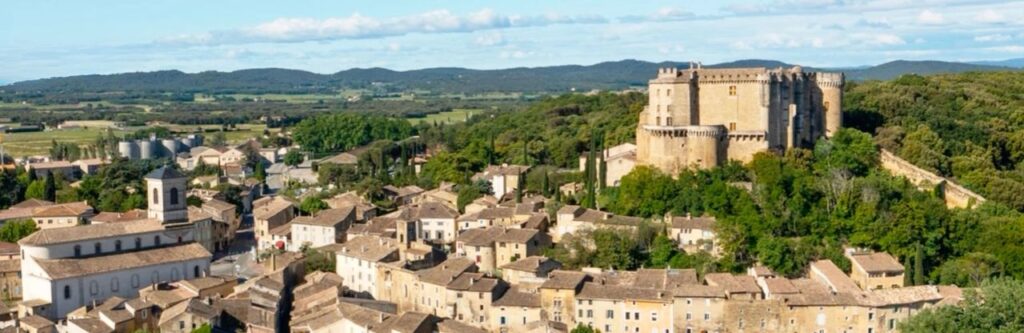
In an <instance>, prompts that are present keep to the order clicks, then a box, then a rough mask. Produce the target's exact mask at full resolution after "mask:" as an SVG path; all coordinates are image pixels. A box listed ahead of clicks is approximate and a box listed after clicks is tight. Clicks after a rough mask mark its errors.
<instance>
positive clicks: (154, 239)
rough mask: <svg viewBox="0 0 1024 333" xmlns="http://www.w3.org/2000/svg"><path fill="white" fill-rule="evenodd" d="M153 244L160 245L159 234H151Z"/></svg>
mask: <svg viewBox="0 0 1024 333" xmlns="http://www.w3.org/2000/svg"><path fill="white" fill-rule="evenodd" d="M153 245H154V246H160V236H153Z"/></svg>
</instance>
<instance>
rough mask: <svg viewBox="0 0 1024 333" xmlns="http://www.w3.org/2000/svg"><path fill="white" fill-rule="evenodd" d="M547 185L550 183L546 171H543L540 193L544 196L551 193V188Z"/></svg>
mask: <svg viewBox="0 0 1024 333" xmlns="http://www.w3.org/2000/svg"><path fill="white" fill-rule="evenodd" d="M549 186H550V184H548V173H547V172H545V173H544V179H543V180H542V181H541V195H543V196H545V197H547V196H549V195H551V188H550V187H549Z"/></svg>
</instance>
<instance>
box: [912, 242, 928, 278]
mask: <svg viewBox="0 0 1024 333" xmlns="http://www.w3.org/2000/svg"><path fill="white" fill-rule="evenodd" d="M926 283H928V281H926V280H925V277H924V247H923V246H921V243H917V254H915V255H914V285H918V286H920V285H924V284H926Z"/></svg>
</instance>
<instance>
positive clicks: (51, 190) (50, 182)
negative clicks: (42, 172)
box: [43, 171, 57, 201]
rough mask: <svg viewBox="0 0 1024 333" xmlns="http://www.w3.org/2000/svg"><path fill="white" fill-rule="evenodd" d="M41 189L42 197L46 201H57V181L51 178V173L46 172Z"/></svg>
mask: <svg viewBox="0 0 1024 333" xmlns="http://www.w3.org/2000/svg"><path fill="white" fill-rule="evenodd" d="M44 185H45V186H44V187H43V196H44V199H46V200H47V201H56V200H57V181H56V180H54V178H53V173H52V172H49V171H47V172H46V179H45V183H44Z"/></svg>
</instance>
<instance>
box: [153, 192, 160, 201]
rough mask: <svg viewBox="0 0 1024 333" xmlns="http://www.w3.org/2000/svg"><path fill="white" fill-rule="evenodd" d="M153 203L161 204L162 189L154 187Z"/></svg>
mask: <svg viewBox="0 0 1024 333" xmlns="http://www.w3.org/2000/svg"><path fill="white" fill-rule="evenodd" d="M153 204H154V205H159V204H160V190H158V189H156V188H153Z"/></svg>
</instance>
